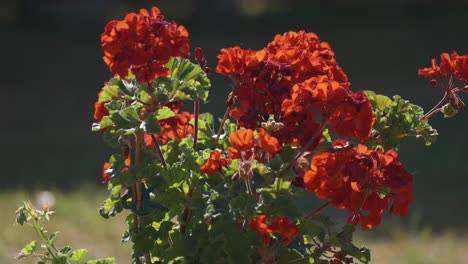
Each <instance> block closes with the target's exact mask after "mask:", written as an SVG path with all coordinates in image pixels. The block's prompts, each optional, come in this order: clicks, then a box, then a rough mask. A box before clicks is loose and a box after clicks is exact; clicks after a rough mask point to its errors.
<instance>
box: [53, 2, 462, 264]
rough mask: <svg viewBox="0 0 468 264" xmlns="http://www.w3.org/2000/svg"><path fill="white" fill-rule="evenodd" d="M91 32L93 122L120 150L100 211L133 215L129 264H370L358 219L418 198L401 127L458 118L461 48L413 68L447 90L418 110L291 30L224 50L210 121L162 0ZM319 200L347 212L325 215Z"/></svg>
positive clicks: (205, 71) (419, 133) (365, 225)
mask: <svg viewBox="0 0 468 264" xmlns="http://www.w3.org/2000/svg"><path fill="white" fill-rule="evenodd" d="M101 44H102V47H103V50H104V62H105V63H106V64H107V65H108V66H109V69H110V71H111V73H112V74H113V75H114V77H113V78H111V79H110V80H109V81H107V82H105V83H104V87H103V88H102V90H101V91H100V92H99V93H98V100H97V102H96V103H95V114H94V118H95V119H96V123H94V124H93V127H92V129H93V131H96V132H98V133H100V134H102V136H103V138H104V140H105V141H106V142H108V143H109V144H110V145H111V146H112V147H113V148H114V149H115V154H113V155H112V156H111V157H110V158H109V159H108V161H107V162H105V164H104V166H103V170H102V181H103V183H105V184H107V186H108V190H109V192H110V194H109V197H108V198H107V199H106V200H105V201H104V203H103V204H102V207H101V208H100V214H101V215H102V216H103V217H104V218H109V217H112V216H115V215H116V214H118V213H126V214H128V217H127V218H126V222H127V223H128V230H127V231H126V232H125V234H123V238H122V241H124V242H131V243H133V255H132V259H133V262H134V263H138V264H142V263H146V264H150V263H334V264H336V263H368V262H369V261H370V252H369V250H368V249H367V248H365V247H358V246H355V245H354V244H353V243H352V235H353V232H354V230H355V226H359V227H360V228H361V229H362V230H368V229H371V228H375V227H377V226H378V225H379V224H380V223H381V221H382V214H383V213H384V212H385V211H389V212H390V214H392V215H399V216H405V215H406V214H407V213H408V210H409V206H410V203H411V201H412V200H413V196H412V191H413V176H412V175H411V173H409V172H408V171H407V169H406V168H405V166H404V165H403V163H401V161H400V160H399V157H398V153H397V150H398V147H399V143H400V140H401V139H402V138H404V137H410V136H411V137H421V138H422V139H423V140H424V141H425V144H426V145H430V144H432V143H433V142H434V141H435V138H436V136H437V131H436V130H434V129H433V128H432V127H431V126H430V125H429V123H428V119H429V118H430V117H431V116H433V115H434V114H435V113H437V112H443V113H444V114H445V116H452V115H454V113H456V111H457V110H459V109H462V108H463V107H464V104H463V102H462V101H461V99H460V97H459V94H460V93H461V92H464V91H466V90H468V86H467V85H466V81H468V56H459V55H457V54H456V53H453V54H452V55H451V56H450V55H448V54H446V53H443V54H442V55H441V59H442V62H441V63H440V65H438V64H437V62H436V61H435V60H433V61H432V67H430V68H425V69H421V70H420V71H419V74H420V75H423V76H426V77H428V78H430V79H431V81H430V85H432V86H439V87H441V88H442V89H443V90H444V92H445V95H444V97H443V98H442V100H441V101H440V103H438V104H437V105H436V106H435V107H434V108H433V109H432V110H430V111H429V112H427V113H424V111H423V109H422V108H421V107H419V106H417V105H414V104H412V103H410V102H409V101H407V100H404V99H402V98H401V97H399V96H394V97H393V98H389V97H387V96H384V95H379V94H376V93H374V92H371V91H356V90H355V89H354V88H353V89H352V88H351V84H350V82H349V80H348V77H347V75H346V74H345V73H344V71H343V70H342V68H341V67H340V66H339V65H338V64H337V62H336V59H335V54H334V52H333V50H332V48H331V47H330V45H329V44H328V43H327V42H323V41H321V40H320V39H319V37H318V36H317V35H316V34H314V33H311V32H304V31H299V32H293V31H290V32H286V33H284V34H281V35H276V36H275V37H274V38H273V40H272V41H271V42H270V43H268V44H267V45H266V47H265V48H263V49H260V50H245V49H242V48H240V47H231V48H223V49H221V53H220V54H219V55H218V59H219V61H218V63H217V66H216V68H215V72H216V73H219V74H222V75H226V76H227V77H229V78H230V79H231V82H232V89H231V91H230V93H229V96H228V97H227V99H226V110H225V114H224V116H223V117H222V118H220V119H219V123H218V122H215V119H216V118H215V117H214V115H213V114H211V113H201V112H200V105H201V104H202V103H204V102H206V100H207V99H208V93H209V89H210V86H211V84H210V80H209V78H208V75H209V74H210V68H208V66H207V62H206V60H205V57H204V54H203V51H202V49H200V48H195V49H194V50H193V54H194V61H191V60H190V54H191V48H190V45H189V33H188V31H187V29H186V28H185V27H183V26H181V25H177V24H176V23H175V22H168V21H167V20H165V18H164V17H163V16H162V15H161V13H160V11H159V9H158V8H156V7H153V8H152V9H151V10H150V11H147V10H145V9H142V10H140V12H139V13H130V14H127V15H126V16H125V18H124V19H123V20H121V21H117V20H116V21H111V22H109V24H107V26H106V27H105V31H104V33H103V34H102V35H101ZM184 105H186V106H191V105H193V113H190V112H188V111H186V110H184V109H185V108H184ZM308 193H313V194H315V196H316V198H312V196H311V195H309V194H308ZM320 203H321V204H322V205H321V206H320V205H319V206H318V207H317V208H315V209H313V208H314V206H316V204H320ZM330 206H331V207H335V208H337V209H338V210H345V211H347V212H348V217H347V219H336V218H331V217H329V216H327V215H325V214H323V212H322V209H324V208H326V207H330ZM343 223H345V224H343ZM54 263H55V262H54Z"/></svg>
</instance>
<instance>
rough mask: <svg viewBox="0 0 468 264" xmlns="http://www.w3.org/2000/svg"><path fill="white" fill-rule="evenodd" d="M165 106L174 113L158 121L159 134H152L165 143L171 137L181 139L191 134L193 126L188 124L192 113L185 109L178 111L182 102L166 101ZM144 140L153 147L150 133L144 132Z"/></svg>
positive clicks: (148, 145)
mask: <svg viewBox="0 0 468 264" xmlns="http://www.w3.org/2000/svg"><path fill="white" fill-rule="evenodd" d="M165 106H166V107H169V108H170V109H171V110H172V111H173V112H174V113H175V116H173V117H171V118H168V119H164V120H159V121H158V123H159V126H160V127H161V132H160V133H159V134H154V137H155V139H156V140H158V141H159V142H161V143H162V144H165V143H166V142H167V141H170V140H173V139H183V138H186V137H187V136H188V135H193V133H194V128H193V126H192V125H191V124H189V122H190V120H192V119H193V114H190V113H189V112H187V111H183V112H179V111H180V110H179V109H180V108H181V107H182V106H183V103H182V102H180V101H177V102H171V103H167V104H166V105H165ZM144 140H145V144H146V146H147V147H150V148H155V144H154V142H153V139H152V137H151V135H148V134H145V136H144Z"/></svg>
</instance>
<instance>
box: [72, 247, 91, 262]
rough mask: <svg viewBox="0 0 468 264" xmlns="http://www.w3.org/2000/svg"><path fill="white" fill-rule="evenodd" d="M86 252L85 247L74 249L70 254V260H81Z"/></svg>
mask: <svg viewBox="0 0 468 264" xmlns="http://www.w3.org/2000/svg"><path fill="white" fill-rule="evenodd" d="M86 254H88V250H87V249H83V248H82V249H78V250H75V251H73V252H72V253H71V254H70V260H73V261H81V260H82V259H83V258H84V257H85V256H86Z"/></svg>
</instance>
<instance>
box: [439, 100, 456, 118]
mask: <svg viewBox="0 0 468 264" xmlns="http://www.w3.org/2000/svg"><path fill="white" fill-rule="evenodd" d="M442 113H443V114H444V117H445V118H448V117H453V116H455V115H456V114H457V113H458V110H457V109H456V108H455V107H453V106H452V105H451V103H448V104H446V105H444V106H442Z"/></svg>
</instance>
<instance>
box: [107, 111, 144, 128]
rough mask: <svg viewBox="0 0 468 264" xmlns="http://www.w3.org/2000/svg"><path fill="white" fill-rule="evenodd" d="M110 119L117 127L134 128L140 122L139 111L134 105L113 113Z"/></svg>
mask: <svg viewBox="0 0 468 264" xmlns="http://www.w3.org/2000/svg"><path fill="white" fill-rule="evenodd" d="M110 119H111V121H112V123H114V125H115V126H116V127H117V128H123V129H134V128H136V127H138V126H139V124H140V118H139V117H138V113H137V111H136V110H135V108H133V107H132V106H130V107H127V108H125V109H124V110H122V111H119V112H114V113H112V114H111V115H110Z"/></svg>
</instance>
